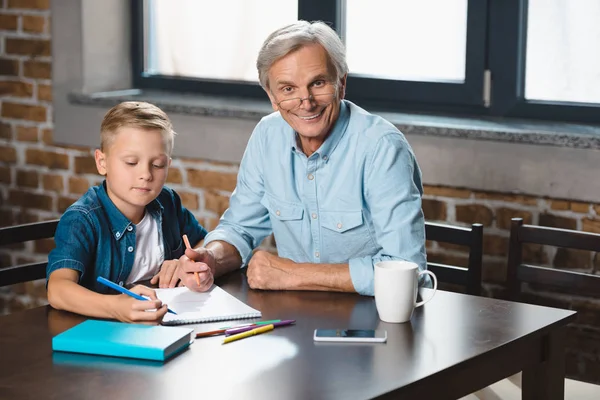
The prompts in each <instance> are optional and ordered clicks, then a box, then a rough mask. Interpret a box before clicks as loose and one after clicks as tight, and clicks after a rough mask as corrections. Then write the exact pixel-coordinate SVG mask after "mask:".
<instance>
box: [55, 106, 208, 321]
mask: <svg viewBox="0 0 600 400" xmlns="http://www.w3.org/2000/svg"><path fill="white" fill-rule="evenodd" d="M100 131H101V145H100V150H96V152H95V158H96V167H97V168H98V172H99V173H100V174H101V175H104V176H105V177H106V179H105V181H104V182H103V183H102V184H101V185H98V186H96V187H92V188H91V189H89V190H88V191H87V192H86V193H85V194H84V195H83V196H82V197H81V198H80V199H79V200H78V201H77V202H75V203H74V204H73V205H71V206H70V207H69V208H68V209H67V210H66V211H65V213H64V214H63V216H62V217H61V219H60V222H59V224H58V227H57V229H56V234H55V236H54V240H55V242H56V248H55V249H54V250H52V252H50V255H49V257H48V267H47V270H46V275H47V278H48V301H49V302H50V304H51V305H52V306H53V307H54V308H57V309H61V310H67V311H71V312H75V313H78V314H83V315H87V316H90V317H97V318H113V319H117V320H120V321H124V322H138V323H150V324H156V323H160V321H161V320H162V318H163V316H164V315H165V313H166V312H167V306H166V305H165V304H161V301H160V300H158V299H157V297H156V294H155V292H154V290H152V289H150V288H147V287H145V286H141V285H138V286H135V287H134V288H133V289H131V290H132V291H133V292H135V293H138V294H141V295H144V296H147V297H149V298H150V299H151V300H149V301H142V300H135V299H134V298H132V297H130V296H127V295H124V294H118V295H107V293H109V292H111V289H108V288H107V287H105V286H103V285H102V284H100V283H97V282H96V278H97V277H99V276H102V277H104V278H106V279H109V280H111V281H113V282H116V283H118V284H120V285H125V284H129V283H133V282H137V281H141V280H147V279H150V278H151V283H152V284H155V283H158V284H159V286H160V287H174V286H175V285H176V284H177V281H178V277H177V273H176V270H177V267H178V259H179V257H181V256H182V255H183V253H184V252H185V245H184V244H183V240H182V235H183V234H187V236H188V238H189V239H190V241H191V243H192V244H197V243H199V242H200V241H201V240H202V239H203V238H204V236H205V235H206V230H205V229H204V228H203V227H202V226H200V224H199V223H198V221H197V220H196V218H195V217H194V216H193V215H192V214H191V213H190V212H189V211H188V210H187V209H185V207H183V206H182V205H181V199H180V198H179V196H178V195H177V193H175V192H174V191H173V190H171V189H169V188H167V187H163V185H164V183H165V181H166V179H167V171H168V169H169V166H170V164H171V151H172V149H173V141H174V134H175V132H174V131H173V127H172V125H171V122H170V120H169V118H168V117H167V115H166V114H165V113H164V112H163V111H162V110H161V109H159V108H158V107H156V106H154V105H152V104H148V103H143V102H124V103H121V104H119V105H117V106H115V107H113V108H112V109H110V110H109V111H108V113H107V114H106V115H105V116H104V120H103V121H102V126H101V129H100ZM194 247H195V246H194ZM201 284H202V285H201V286H202V287H204V286H210V284H212V281H211V282H201ZM153 309H155V310H156V311H147V310H153Z"/></svg>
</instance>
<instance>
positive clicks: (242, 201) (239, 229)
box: [204, 124, 271, 265]
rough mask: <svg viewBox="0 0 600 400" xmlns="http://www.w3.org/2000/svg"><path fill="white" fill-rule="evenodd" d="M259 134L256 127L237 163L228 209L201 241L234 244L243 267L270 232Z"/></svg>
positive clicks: (259, 131) (259, 130) (259, 129)
mask: <svg viewBox="0 0 600 400" xmlns="http://www.w3.org/2000/svg"><path fill="white" fill-rule="evenodd" d="M260 133H261V128H260V124H259V125H258V126H257V128H256V129H255V130H254V132H253V133H252V136H251V137H250V140H249V141H248V146H247V147H246V150H245V152H244V156H243V158H242V162H241V163H240V168H239V172H238V176H237V184H236V188H235V190H234V191H233V193H232V194H231V198H230V200H229V208H228V209H227V210H226V211H225V213H224V214H223V216H222V217H221V219H220V221H219V225H218V226H217V227H216V228H215V230H213V231H212V232H210V233H209V234H208V235H206V238H205V240H204V242H205V244H208V243H210V242H212V241H215V240H222V241H225V242H227V243H229V244H231V245H233V246H234V247H235V248H236V249H237V250H238V252H239V253H240V256H241V258H242V265H245V264H247V263H248V261H249V260H250V257H251V256H252V250H254V249H255V248H256V247H258V246H259V245H260V243H261V242H262V241H263V239H264V238H266V237H267V236H268V235H269V234H270V233H271V222H270V220H269V214H268V210H267V209H266V208H265V207H264V206H263V205H262V204H261V199H262V198H263V196H264V181H263V177H264V175H263V172H262V162H263V156H262V150H261V138H260Z"/></svg>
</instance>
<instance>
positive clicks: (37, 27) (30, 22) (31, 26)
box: [21, 15, 46, 33]
mask: <svg viewBox="0 0 600 400" xmlns="http://www.w3.org/2000/svg"><path fill="white" fill-rule="evenodd" d="M21 26H22V27H23V31H24V32H29V33H43V32H44V28H45V26H46V17H43V16H39V15H23V17H22V18H21Z"/></svg>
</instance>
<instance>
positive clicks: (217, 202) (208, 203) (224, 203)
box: [204, 190, 229, 217]
mask: <svg viewBox="0 0 600 400" xmlns="http://www.w3.org/2000/svg"><path fill="white" fill-rule="evenodd" d="M227 207H229V197H226V196H222V195H220V194H217V193H214V192H211V191H208V190H206V191H204V208H205V209H206V210H209V211H213V212H214V213H216V214H217V215H218V216H219V217H220V216H221V215H222V214H223V213H224V212H225V210H227Z"/></svg>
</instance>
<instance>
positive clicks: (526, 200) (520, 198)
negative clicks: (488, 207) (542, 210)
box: [475, 192, 538, 206]
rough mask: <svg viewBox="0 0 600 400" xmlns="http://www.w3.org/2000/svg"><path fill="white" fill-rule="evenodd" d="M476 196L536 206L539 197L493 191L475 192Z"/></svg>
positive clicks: (477, 197)
mask: <svg viewBox="0 0 600 400" xmlns="http://www.w3.org/2000/svg"><path fill="white" fill-rule="evenodd" d="M475 198H476V199H485V200H492V201H507V202H512V203H520V204H524V205H528V206H535V205H537V202H538V199H537V198H536V197H531V196H524V195H520V194H506V193H493V192H475Z"/></svg>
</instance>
